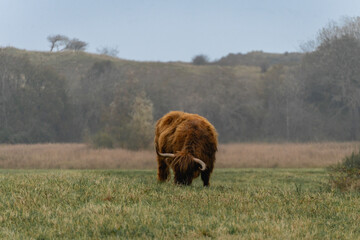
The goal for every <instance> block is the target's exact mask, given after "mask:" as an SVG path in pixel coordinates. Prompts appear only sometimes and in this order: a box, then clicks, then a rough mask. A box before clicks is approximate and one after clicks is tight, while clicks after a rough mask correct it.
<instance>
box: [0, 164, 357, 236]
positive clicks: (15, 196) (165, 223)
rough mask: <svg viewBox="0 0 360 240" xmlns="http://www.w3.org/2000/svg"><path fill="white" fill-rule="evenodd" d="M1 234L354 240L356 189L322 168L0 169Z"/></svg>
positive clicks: (355, 232)
mask: <svg viewBox="0 0 360 240" xmlns="http://www.w3.org/2000/svg"><path fill="white" fill-rule="evenodd" d="M0 196H1V197H0V212H1V214H0V238H1V239H175V238H177V239H359V238H360V230H359V227H358V222H359V220H360V214H359V209H360V194H359V193H357V192H348V193H342V192H339V191H337V190H334V189H331V188H330V187H329V186H328V178H327V173H326V172H325V170H323V169H216V170H215V172H214V173H213V176H212V178H211V186H210V187H209V188H204V187H202V183H201V180H200V179H197V180H196V181H195V182H194V183H193V185H192V186H187V187H184V186H177V185H174V184H173V183H172V182H166V183H162V184H161V183H158V182H157V181H156V171H154V170H1V171H0Z"/></svg>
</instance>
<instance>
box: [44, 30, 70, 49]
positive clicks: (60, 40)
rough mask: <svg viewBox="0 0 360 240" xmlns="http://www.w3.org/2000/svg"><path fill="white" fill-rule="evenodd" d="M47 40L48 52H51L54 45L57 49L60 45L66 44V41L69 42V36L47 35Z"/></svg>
mask: <svg viewBox="0 0 360 240" xmlns="http://www.w3.org/2000/svg"><path fill="white" fill-rule="evenodd" d="M47 40H48V41H49V42H50V44H51V45H50V52H52V51H53V50H54V48H55V47H56V48H57V50H59V47H60V46H64V47H65V46H66V45H67V43H68V42H69V38H68V37H66V36H64V35H60V34H57V35H50V36H48V37H47Z"/></svg>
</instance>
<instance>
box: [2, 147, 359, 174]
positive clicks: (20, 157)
mask: <svg viewBox="0 0 360 240" xmlns="http://www.w3.org/2000/svg"><path fill="white" fill-rule="evenodd" d="M359 146H360V143H359V142H345V143H335V142H330V143H304V144H295V143H283V144H267V143H238V144H225V145H220V147H219V152H218V154H217V163H216V167H217V168H243V167H265V168H269V167H281V168H308V167H326V166H329V165H330V164H334V163H337V162H339V161H340V160H341V159H342V158H343V157H344V156H346V155H349V154H350V153H351V152H352V151H358V149H359ZM0 168H7V169H22V168H25V169H34V168H36V169H52V168H55V169H57V168H60V169H113V168H120V169H155V168H156V161H155V152H154V151H152V150H143V151H138V152H133V151H129V150H124V149H92V148H89V147H88V146H86V145H85V144H34V145H0Z"/></svg>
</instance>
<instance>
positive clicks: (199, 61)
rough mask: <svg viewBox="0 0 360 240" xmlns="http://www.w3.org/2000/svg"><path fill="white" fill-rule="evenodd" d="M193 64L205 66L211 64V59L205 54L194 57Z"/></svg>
mask: <svg viewBox="0 0 360 240" xmlns="http://www.w3.org/2000/svg"><path fill="white" fill-rule="evenodd" d="M192 63H193V64H194V65H205V64H208V63H209V58H208V57H207V56H206V55H204V54H200V55H197V56H195V57H193V59H192Z"/></svg>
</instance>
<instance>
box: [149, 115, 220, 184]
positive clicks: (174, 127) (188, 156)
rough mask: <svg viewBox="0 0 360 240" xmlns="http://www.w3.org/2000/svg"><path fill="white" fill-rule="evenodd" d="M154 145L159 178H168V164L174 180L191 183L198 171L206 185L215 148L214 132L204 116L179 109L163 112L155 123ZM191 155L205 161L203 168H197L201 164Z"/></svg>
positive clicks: (212, 163)
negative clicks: (167, 154)
mask: <svg viewBox="0 0 360 240" xmlns="http://www.w3.org/2000/svg"><path fill="white" fill-rule="evenodd" d="M155 149H156V152H157V162H158V180H159V181H166V180H167V179H168V177H169V174H170V170H169V168H170V167H171V168H172V169H173V172H174V175H175V176H174V180H175V183H178V184H185V185H190V184H191V183H192V181H193V179H194V178H196V177H198V176H199V175H200V174H201V179H202V181H203V183H204V186H209V179H210V174H211V173H212V171H213V168H214V163H215V153H216V151H217V133H216V130H215V128H214V126H213V125H211V123H210V122H209V121H208V120H207V119H206V118H204V117H201V116H199V115H197V114H189V113H184V112H179V111H173V112H169V113H168V114H166V115H164V116H163V117H162V118H160V119H159V120H158V122H157V123H156V130H155ZM159 153H173V154H175V157H173V158H172V157H163V156H160V155H159ZM194 157H195V158H199V159H201V160H202V161H203V162H204V163H205V164H206V169H205V170H204V171H200V164H199V163H197V162H195V161H194V159H193V158H194Z"/></svg>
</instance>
